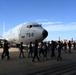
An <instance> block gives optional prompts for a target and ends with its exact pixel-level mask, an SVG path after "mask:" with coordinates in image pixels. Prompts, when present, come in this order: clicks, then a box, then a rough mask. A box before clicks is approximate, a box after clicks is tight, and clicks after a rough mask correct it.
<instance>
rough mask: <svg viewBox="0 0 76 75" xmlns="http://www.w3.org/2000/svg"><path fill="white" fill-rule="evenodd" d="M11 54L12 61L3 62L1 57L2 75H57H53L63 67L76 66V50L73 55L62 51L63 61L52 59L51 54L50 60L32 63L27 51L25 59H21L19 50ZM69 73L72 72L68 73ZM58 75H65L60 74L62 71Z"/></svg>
mask: <svg viewBox="0 0 76 75" xmlns="http://www.w3.org/2000/svg"><path fill="white" fill-rule="evenodd" d="M2 51H3V49H2V48H1V49H0V56H1V54H2ZM9 52H10V53H9V55H10V60H7V58H6V57H5V58H4V59H3V60H1V57H0V75H57V74H52V73H55V69H56V72H58V68H59V69H62V68H63V66H65V67H66V66H67V67H68V65H69V64H72V65H73V66H75V65H74V64H75V63H76V50H72V53H65V52H64V51H62V55H61V56H62V58H63V60H62V61H57V59H56V58H53V59H51V58H50V55H51V54H50V52H49V53H48V60H45V59H42V58H41V59H40V61H37V60H35V62H32V58H28V53H27V50H24V55H25V58H19V51H18V49H17V48H10V50H9ZM56 54H57V52H56ZM69 66H70V65H69ZM73 66H72V68H73ZM65 67H64V68H65ZM68 69H69V67H68ZM70 69H71V68H70ZM74 69H75V68H74ZM52 70H53V71H52ZM51 71H52V72H51ZM61 71H62V70H61ZM69 72H70V71H68V72H67V73H69ZM58 73H59V74H58V75H63V73H62V74H60V71H59V72H58ZM71 73H75V72H73V69H72V72H71ZM67 75H70V74H67ZM75 75H76V74H75Z"/></svg>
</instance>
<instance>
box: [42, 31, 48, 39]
mask: <svg viewBox="0 0 76 75" xmlns="http://www.w3.org/2000/svg"><path fill="white" fill-rule="evenodd" d="M42 35H43V37H44V38H46V37H47V36H48V32H47V31H46V30H43V32H42Z"/></svg>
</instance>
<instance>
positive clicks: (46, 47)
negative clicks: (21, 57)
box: [28, 40, 76, 62]
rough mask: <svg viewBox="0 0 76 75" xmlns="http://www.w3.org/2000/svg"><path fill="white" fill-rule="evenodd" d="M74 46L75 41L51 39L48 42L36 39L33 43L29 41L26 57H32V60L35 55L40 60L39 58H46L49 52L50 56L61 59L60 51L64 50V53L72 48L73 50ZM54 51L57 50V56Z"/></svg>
mask: <svg viewBox="0 0 76 75" xmlns="http://www.w3.org/2000/svg"><path fill="white" fill-rule="evenodd" d="M75 48H76V42H73V41H70V40H69V41H68V43H67V42H62V41H53V40H52V41H51V43H50V42H48V43H47V42H43V41H42V42H39V43H38V41H37V40H36V42H35V44H34V45H33V44H32V42H30V44H29V46H28V57H31V58H33V60H32V61H33V62H34V60H35V58H36V57H37V59H38V61H40V58H43V59H46V60H47V59H48V57H47V55H48V53H49V52H50V58H57V61H59V60H62V56H61V51H62V50H63V51H65V53H71V52H72V49H74V50H75ZM55 51H57V56H56V54H55Z"/></svg>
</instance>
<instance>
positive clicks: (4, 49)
mask: <svg viewBox="0 0 76 75" xmlns="http://www.w3.org/2000/svg"><path fill="white" fill-rule="evenodd" d="M5 56H7V59H8V60H9V44H8V41H7V40H4V46H3V53H2V56H1V57H2V60H3V58H4V57H5Z"/></svg>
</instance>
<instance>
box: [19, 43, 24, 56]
mask: <svg viewBox="0 0 76 75" xmlns="http://www.w3.org/2000/svg"><path fill="white" fill-rule="evenodd" d="M23 49H24V48H23V42H21V43H20V46H19V51H20V53H19V58H21V55H22V57H23V58H24V57H25V56H24V52H23Z"/></svg>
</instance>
